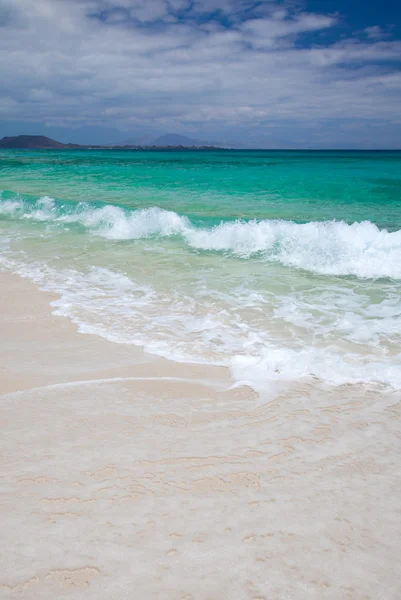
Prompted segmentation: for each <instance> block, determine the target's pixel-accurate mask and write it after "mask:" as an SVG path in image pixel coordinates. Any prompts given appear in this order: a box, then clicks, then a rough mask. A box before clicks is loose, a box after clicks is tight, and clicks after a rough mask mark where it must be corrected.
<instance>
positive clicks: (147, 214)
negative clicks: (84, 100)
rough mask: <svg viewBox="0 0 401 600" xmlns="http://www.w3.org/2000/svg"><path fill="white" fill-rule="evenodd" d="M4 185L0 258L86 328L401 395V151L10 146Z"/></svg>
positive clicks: (264, 377) (258, 378) (243, 366)
mask: <svg viewBox="0 0 401 600" xmlns="http://www.w3.org/2000/svg"><path fill="white" fill-rule="evenodd" d="M0 190H1V195H0V269H2V270H5V271H12V272H15V273H18V274H19V275H21V276H23V277H26V278H29V279H31V280H32V281H34V282H36V283H37V284H38V285H39V286H40V287H41V288H43V289H45V290H48V291H51V292H54V293H55V294H57V300H55V301H54V302H53V303H52V310H53V311H54V312H55V313H56V314H59V315H64V316H66V317H69V318H70V319H71V320H72V321H73V322H74V323H76V325H77V327H78V329H79V331H80V332H82V333H93V334H97V335H99V336H102V337H104V338H107V339H108V340H111V341H113V342H116V343H123V344H132V345H135V346H140V347H142V348H143V349H144V350H145V351H146V352H148V353H151V354H155V355H159V356H163V357H166V358H169V359H172V360H175V361H180V362H192V363H204V364H214V365H224V366H227V367H228V368H229V369H230V371H231V374H232V377H233V379H234V381H235V382H237V383H238V384H241V383H242V384H247V385H250V386H251V387H253V388H254V389H255V390H257V391H258V390H266V389H269V388H271V387H272V386H274V385H277V384H278V383H280V384H286V383H293V382H298V381H300V380H302V381H305V382H306V381H321V382H323V383H324V384H325V385H329V386H338V385H342V384H349V383H358V384H369V385H375V386H379V387H381V388H387V387H388V388H393V389H398V390H399V389H401V152H395V151H394V152H385V151H381V152H379V151H377V152H376V151H364V152H355V151H240V150H219V151H210V150H208V151H153V150H152V151H134V150H73V151H65V150H61V151H28V150H26V151H22V150H15V151H14V150H3V151H0ZM26 302H27V303H29V298H27V299H26Z"/></svg>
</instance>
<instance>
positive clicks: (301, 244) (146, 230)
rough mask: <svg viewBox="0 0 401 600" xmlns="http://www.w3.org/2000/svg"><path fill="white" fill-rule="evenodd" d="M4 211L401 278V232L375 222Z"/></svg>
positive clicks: (17, 206) (81, 209)
mask: <svg viewBox="0 0 401 600" xmlns="http://www.w3.org/2000/svg"><path fill="white" fill-rule="evenodd" d="M0 216H3V217H7V218H13V219H29V220H32V221H36V222H42V223H48V222H52V223H58V224H60V226H68V225H69V224H77V225H78V226H81V227H83V228H84V229H85V230H86V231H88V232H90V233H91V234H93V235H98V236H102V237H104V238H107V239H110V240H138V239H146V238H158V239H161V238H169V237H173V236H175V237H176V238H179V239H180V240H181V241H182V242H184V243H185V244H186V245H187V246H188V247H190V248H192V249H193V250H196V251H208V252H223V253H227V254H231V255H233V256H236V257H239V258H242V259H249V258H252V257H257V258H259V259H261V260H265V261H268V262H277V263H280V264H282V265H284V266H288V267H294V268H298V269H303V270H307V271H310V272H312V273H317V274H321V275H353V276H356V277H359V278H371V279H377V278H393V279H401V230H399V231H395V232H389V231H387V230H386V229H379V228H378V227H377V226H376V225H375V224H374V223H371V222H370V221H363V222H361V223H353V224H348V223H345V222H344V221H312V222H309V223H304V224H299V223H295V222H292V221H283V220H252V221H243V220H237V221H222V222H221V223H220V224H218V225H215V226H212V227H211V226H207V224H206V223H203V225H198V224H197V225H195V224H194V223H193V222H192V221H191V220H190V219H189V218H188V217H186V216H182V215H179V214H177V213H176V212H173V211H168V210H163V209H160V208H157V207H151V208H146V209H138V210H133V209H124V208H121V207H119V206H115V205H103V206H99V205H93V204H89V203H80V204H63V203H61V202H56V201H55V200H53V199H52V198H49V197H43V198H40V199H39V200H37V201H36V202H29V201H26V200H23V199H20V198H14V199H0Z"/></svg>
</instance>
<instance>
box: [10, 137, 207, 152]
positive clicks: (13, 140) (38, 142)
mask: <svg viewBox="0 0 401 600" xmlns="http://www.w3.org/2000/svg"><path fill="white" fill-rule="evenodd" d="M214 147H215V146H212V145H206V144H205V142H201V141H199V140H192V139H191V138H188V137H186V136H185V135H178V134H167V135H162V136H160V137H158V138H156V139H155V140H153V141H152V142H151V143H147V144H138V143H134V142H132V141H131V140H127V141H126V142H122V143H121V144H118V145H113V146H111V145H110V146H99V145H89V144H85V145H81V144H62V143H61V142H57V141H56V140H52V139H50V138H48V137H46V136H44V135H17V136H14V137H4V138H3V139H1V140H0V148H14V149H18V148H19V149H29V148H31V149H33V150H34V149H36V150H39V149H42V150H45V149H55V150H57V149H63V148H64V149H66V150H68V149H70V150H72V149H74V148H133V149H135V148H136V149H140V148H194V149H195V148H214Z"/></svg>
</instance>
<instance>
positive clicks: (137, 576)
mask: <svg viewBox="0 0 401 600" xmlns="http://www.w3.org/2000/svg"><path fill="white" fill-rule="evenodd" d="M0 290H1V298H0V341H1V345H0V392H2V395H1V397H0V421H1V424H2V435H1V442H0V443H1V448H0V452H1V474H2V479H1V489H0V491H1V499H0V510H1V521H2V522H1V537H2V544H1V548H0V598H7V599H8V598H10V599H14V598H23V599H27V600H28V599H29V600H45V599H46V600H47V599H49V600H50V599H51V600H55V599H63V598H68V599H71V600H78V599H81V598H82V599H93V600H122V599H130V600H148V599H149V600H150V599H154V598H155V599H158V600H170V599H172V600H173V599H174V600H226V599H227V600H228V599H230V600H242V599H244V600H262V599H264V600H276V599H277V600H284V599H293V600H303V599H314V600H315V599H316V600H325V599H330V600H339V599H343V598H344V599H352V600H359V599H360V600H362V599H372V600H378V599H379V598H380V599H382V600H389V599H391V600H398V599H399V598H401V569H400V567H399V556H400V555H401V508H400V506H401V454H400V450H401V395H400V394H399V393H395V392H391V391H379V390H378V389H374V388H371V389H370V390H368V389H366V388H362V387H359V386H343V387H342V388H337V389H331V390H330V389H326V390H325V389H324V388H319V387H318V386H317V385H316V386H312V385H308V384H302V385H301V384H299V385H297V386H296V387H294V388H293V389H292V390H289V391H288V392H286V393H285V394H284V393H281V394H279V395H278V396H276V397H266V398H260V397H257V395H256V394H255V393H254V392H252V391H251V390H249V389H246V388H242V389H237V390H231V391H224V390H225V389H226V388H227V387H228V386H229V385H230V384H231V382H230V379H229V375H228V373H227V371H226V370H225V369H219V368H210V367H202V366H196V365H179V364H176V363H170V362H168V361H165V360H161V359H160V360H159V359H154V358H152V357H150V356H147V355H146V354H144V353H142V352H140V351H139V350H138V349H136V348H133V347H131V346H123V345H117V344H112V343H109V342H106V341H104V340H102V339H100V338H96V337H93V336H87V335H80V334H77V333H76V331H75V327H74V326H73V325H72V324H71V323H70V322H68V321H67V320H66V319H63V318H60V317H54V316H52V315H51V314H50V308H49V305H48V303H49V300H51V298H50V297H49V295H47V294H44V293H43V292H39V291H38V290H37V289H36V288H35V287H34V286H33V285H31V284H29V283H27V282H26V281H23V280H21V279H19V278H17V277H14V276H11V275H4V274H1V275H0Z"/></svg>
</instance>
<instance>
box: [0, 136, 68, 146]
mask: <svg viewBox="0 0 401 600" xmlns="http://www.w3.org/2000/svg"><path fill="white" fill-rule="evenodd" d="M70 147H71V145H70V144H62V143H61V142H56V140H51V139H50V138H48V137H46V136H45V135H17V136H14V137H4V138H3V139H2V140H0V148H33V149H41V148H55V149H57V148H70Z"/></svg>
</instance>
